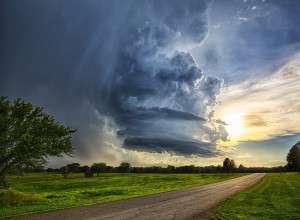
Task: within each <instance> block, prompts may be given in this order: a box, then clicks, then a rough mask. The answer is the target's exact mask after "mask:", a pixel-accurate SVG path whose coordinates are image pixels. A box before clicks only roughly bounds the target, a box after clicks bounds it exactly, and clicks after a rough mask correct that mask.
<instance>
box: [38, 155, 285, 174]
mask: <svg viewBox="0 0 300 220" xmlns="http://www.w3.org/2000/svg"><path fill="white" fill-rule="evenodd" d="M41 171H47V172H49V173H61V174H62V175H63V176H64V177H66V176H67V175H68V174H69V173H70V172H72V173H86V172H88V171H91V172H92V173H94V175H96V176H97V177H98V176H101V174H102V173H122V174H123V175H124V174H125V173H175V174H176V173H186V174H189V173H191V174H197V173H228V174H229V173H268V172H285V171H287V169H286V167H283V166H278V167H271V168H270V167H245V166H243V165H242V164H241V165H239V166H238V167H237V166H236V165H235V162H234V160H232V159H229V158H226V159H225V160H224V162H223V166H221V165H217V166H214V165H211V166H202V167H200V166H194V165H187V166H178V167H175V166H172V165H168V166H167V167H162V166H150V167H132V166H131V165H130V163H128V162H123V163H121V164H120V165H119V166H116V167H113V166H108V165H106V163H93V164H92V165H91V166H87V165H85V166H81V165H80V164H79V163H72V164H67V165H66V166H63V167H61V168H55V169H54V168H47V169H46V170H37V171H36V172H41Z"/></svg>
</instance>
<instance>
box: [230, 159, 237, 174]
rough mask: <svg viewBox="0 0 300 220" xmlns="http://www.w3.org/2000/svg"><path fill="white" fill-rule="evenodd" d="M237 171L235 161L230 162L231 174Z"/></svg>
mask: <svg viewBox="0 0 300 220" xmlns="http://www.w3.org/2000/svg"><path fill="white" fill-rule="evenodd" d="M235 169H236V165H235V161H234V160H230V166H229V170H230V172H231V173H233V172H234V170H235Z"/></svg>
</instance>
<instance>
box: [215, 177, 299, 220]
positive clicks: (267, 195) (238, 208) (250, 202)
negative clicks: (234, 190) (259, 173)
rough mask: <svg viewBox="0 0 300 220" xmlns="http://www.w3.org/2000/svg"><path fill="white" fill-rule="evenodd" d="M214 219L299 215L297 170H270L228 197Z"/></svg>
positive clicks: (290, 219) (296, 219) (292, 217)
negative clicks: (282, 171) (269, 172)
mask: <svg viewBox="0 0 300 220" xmlns="http://www.w3.org/2000/svg"><path fill="white" fill-rule="evenodd" d="M215 218H216V219H226V220H229V219H247V220H249V219H272V220H274V219H282V220H283V219H284V220H293V219H294V220H299V219H300V174H298V173H282V174H280V173H276V174H275V173H272V174H267V175H266V176H265V177H264V179H263V180H261V181H260V182H259V183H258V184H256V185H254V186H252V187H251V188H249V189H247V190H245V191H242V192H240V193H238V194H237V195H235V196H232V197H230V198H229V199H228V200H227V201H226V202H225V203H224V204H223V205H222V206H221V207H220V208H219V209H218V210H217V213H216V217H215Z"/></svg>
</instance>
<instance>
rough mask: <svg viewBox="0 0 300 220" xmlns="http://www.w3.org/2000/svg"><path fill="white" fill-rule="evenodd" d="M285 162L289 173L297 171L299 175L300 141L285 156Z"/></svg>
mask: <svg viewBox="0 0 300 220" xmlns="http://www.w3.org/2000/svg"><path fill="white" fill-rule="evenodd" d="M286 161H287V168H288V170H289V171H298V172H299V173H300V141H299V142H297V143H296V144H295V145H294V146H293V147H292V148H291V149H290V151H289V152H288V154H287V156H286Z"/></svg>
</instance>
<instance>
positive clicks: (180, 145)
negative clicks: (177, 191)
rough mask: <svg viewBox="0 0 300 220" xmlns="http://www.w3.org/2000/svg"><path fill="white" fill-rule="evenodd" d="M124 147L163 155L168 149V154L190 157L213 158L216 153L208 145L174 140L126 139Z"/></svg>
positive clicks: (210, 145)
mask: <svg viewBox="0 0 300 220" xmlns="http://www.w3.org/2000/svg"><path fill="white" fill-rule="evenodd" d="M124 147H125V148H128V149H131V150H139V151H148V152H159V153H163V152H165V151H166V149H168V151H169V152H171V153H175V154H180V155H185V156H190V155H197V156H204V157H211V156H215V155H216V153H217V152H212V148H214V147H215V146H212V144H210V143H203V142H199V141H185V140H176V139H162V138H139V137H135V138H126V139H125V140H124Z"/></svg>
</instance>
